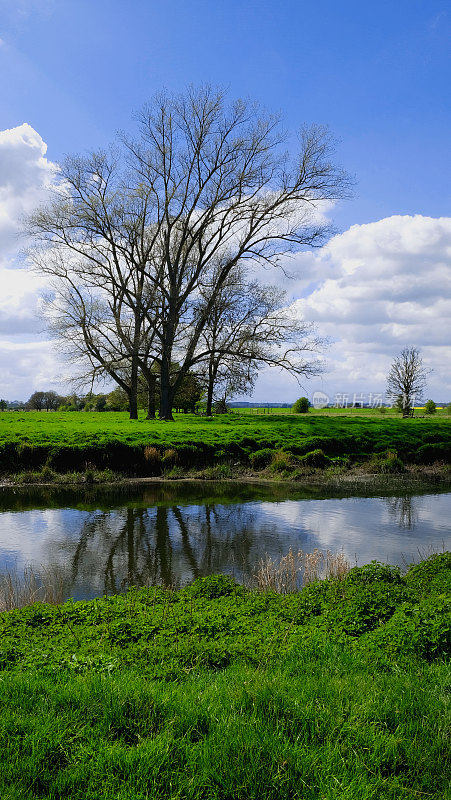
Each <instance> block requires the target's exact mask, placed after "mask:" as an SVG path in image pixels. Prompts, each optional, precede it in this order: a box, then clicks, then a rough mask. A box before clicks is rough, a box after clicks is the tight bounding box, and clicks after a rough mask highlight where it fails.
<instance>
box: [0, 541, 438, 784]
mask: <svg viewBox="0 0 451 800" xmlns="http://www.w3.org/2000/svg"><path fill="white" fill-rule="evenodd" d="M450 593H451V556H450V554H449V553H448V554H446V553H445V554H441V555H439V556H433V557H431V558H430V559H428V560H427V561H424V562H422V563H421V564H419V565H417V566H415V567H413V568H411V569H410V570H409V571H408V572H407V574H406V575H405V576H401V575H400V573H399V571H398V570H396V569H394V568H387V567H380V566H377V565H374V564H373V565H370V566H368V567H363V568H359V569H354V570H351V572H349V573H348V574H347V575H346V576H344V577H342V578H341V579H330V580H327V581H320V582H314V583H312V584H310V585H308V586H307V587H306V588H305V589H303V590H302V591H301V592H297V593H291V594H287V595H278V594H274V593H272V592H266V593H265V592H263V593H262V592H257V591H250V590H245V589H244V588H242V587H240V586H237V585H236V584H234V583H233V582H232V581H231V580H229V579H228V578H226V577H224V576H219V577H214V576H213V577H210V578H205V579H199V580H198V581H196V582H195V583H194V584H192V585H191V586H190V587H187V588H185V589H183V590H180V591H178V592H171V591H168V590H162V589H150V590H134V591H130V592H129V593H128V594H126V595H123V596H114V597H109V598H104V599H99V600H95V601H91V602H83V603H72V602H69V603H66V604H64V605H62V606H57V607H53V606H48V605H40V604H37V605H34V606H31V607H28V608H25V609H22V610H18V611H13V612H9V613H4V614H2V615H1V616H0V630H1V638H0V664H1V667H2V672H1V673H0V683H1V692H0V740H1V746H2V759H1V762H0V795H1V796H2V798H3V797H4V798H5V799H6V798H8V800H18V799H19V798H20V800H31V798H35V797H40V798H52V799H53V798H55V800H56V798H62V797H67V798H71V800H82V798H83V800H84V798H86V797H89V798H90V800H106V799H107V798H108V800H115V799H116V798H117V800H119V799H120V800H125V798H134V800H141V799H142V800H144V798H174V799H175V798H177V799H178V800H181V798H186V799H187V800H188V798H189V799H190V800H191V799H192V800H194V799H196V800H201V798H202V800H204V799H205V800H206V799H207V798H208V800H210V799H213V798H216V799H217V800H226V798H227V800H228V799H229V798H241V799H242V800H244V799H245V798H246V800H247V799H248V798H249V799H251V800H253V799H254V798H255V800H257V799H258V800H265V798H268V799H269V798H271V799H272V800H276V799H278V798H280V800H282V798H283V799H284V800H285V798H290V800H291V798H293V799H294V800H296V799H298V800H301V798H302V799H303V800H307V799H308V800H325V799H326V798H327V800H332V798H334V800H335V799H336V800H338V799H340V800H342V798H347V800H370V798H371V799H373V798H378V800H379V799H381V800H389V799H390V800H398V798H409V799H411V800H413V798H418V797H423V796H424V797H430V798H436V800H439V798H440V800H442V799H443V798H444V797H445V796H446V792H447V779H448V777H449V776H448V775H447V774H446V768H445V767H446V765H445V756H446V747H447V742H446V725H447V707H446V704H445V702H446V701H445V698H446V690H447V687H448V688H449V676H450V675H449V667H448V666H447V663H446V657H447V655H449V649H450V641H449V630H450Z"/></svg>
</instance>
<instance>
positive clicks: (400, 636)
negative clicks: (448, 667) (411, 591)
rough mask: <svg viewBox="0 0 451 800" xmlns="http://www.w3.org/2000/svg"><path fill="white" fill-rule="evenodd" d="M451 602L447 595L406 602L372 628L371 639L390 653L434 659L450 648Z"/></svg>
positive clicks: (377, 646) (447, 652) (450, 649)
mask: <svg viewBox="0 0 451 800" xmlns="http://www.w3.org/2000/svg"><path fill="white" fill-rule="evenodd" d="M450 631H451V603H450V601H449V599H448V598H445V597H440V596H439V597H432V598H429V597H427V598H425V599H424V600H422V601H420V603H419V604H418V605H412V604H411V603H403V604H402V605H401V606H400V607H399V608H397V609H396V610H395V611H394V613H393V616H392V617H391V619H389V620H388V622H387V623H386V624H385V625H384V626H383V627H380V628H378V629H376V630H374V631H373V633H372V634H371V635H370V637H369V641H370V642H371V643H372V644H373V645H374V646H376V648H377V650H379V649H380V648H382V649H383V650H385V651H386V652H388V653H396V654H399V655H401V656H404V657H405V656H409V655H411V654H415V655H416V656H420V657H422V658H425V659H427V660H428V661H431V660H432V659H434V658H439V657H440V656H447V655H449V654H450V652H451V636H450Z"/></svg>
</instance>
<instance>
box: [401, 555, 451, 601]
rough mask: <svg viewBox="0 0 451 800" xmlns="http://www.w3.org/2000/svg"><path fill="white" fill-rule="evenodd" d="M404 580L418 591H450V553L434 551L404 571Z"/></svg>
mask: <svg viewBox="0 0 451 800" xmlns="http://www.w3.org/2000/svg"><path fill="white" fill-rule="evenodd" d="M406 582H407V583H408V584H409V585H411V586H412V587H415V588H416V589H419V590H420V592H426V593H429V592H443V593H445V592H449V593H451V553H434V554H433V555H432V556H429V558H427V559H426V560H425V561H421V563H420V564H413V565H412V566H411V567H410V568H409V570H408V572H407V573H406Z"/></svg>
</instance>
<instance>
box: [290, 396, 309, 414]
mask: <svg viewBox="0 0 451 800" xmlns="http://www.w3.org/2000/svg"><path fill="white" fill-rule="evenodd" d="M309 408H310V403H309V401H308V399H307V397H299V399H298V400H296V402H295V403H294V405H293V406H292V407H291V410H292V412H293V414H307V412H308V410H309Z"/></svg>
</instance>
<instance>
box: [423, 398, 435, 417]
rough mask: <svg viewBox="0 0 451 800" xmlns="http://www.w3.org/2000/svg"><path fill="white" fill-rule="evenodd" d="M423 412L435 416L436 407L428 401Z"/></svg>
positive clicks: (432, 402)
mask: <svg viewBox="0 0 451 800" xmlns="http://www.w3.org/2000/svg"><path fill="white" fill-rule="evenodd" d="M424 410H425V412H426V414H435V413H436V411H437V406H436V404H435V403H434V401H433V400H428V401H427V402H426V403H425V406H424Z"/></svg>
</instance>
